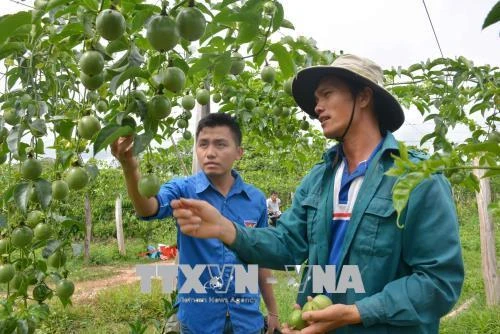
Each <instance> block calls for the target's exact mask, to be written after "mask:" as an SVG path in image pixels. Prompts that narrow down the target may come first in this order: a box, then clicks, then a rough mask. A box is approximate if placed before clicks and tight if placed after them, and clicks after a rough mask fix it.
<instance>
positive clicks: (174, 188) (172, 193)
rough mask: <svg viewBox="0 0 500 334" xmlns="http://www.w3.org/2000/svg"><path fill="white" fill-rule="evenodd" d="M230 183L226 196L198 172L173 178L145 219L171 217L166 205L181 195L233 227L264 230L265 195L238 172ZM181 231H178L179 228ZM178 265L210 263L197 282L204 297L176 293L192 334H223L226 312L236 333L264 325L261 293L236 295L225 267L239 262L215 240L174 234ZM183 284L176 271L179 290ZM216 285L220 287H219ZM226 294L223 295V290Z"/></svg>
mask: <svg viewBox="0 0 500 334" xmlns="http://www.w3.org/2000/svg"><path fill="white" fill-rule="evenodd" d="M232 175H233V177H234V183H233V186H232V187H231V189H230V191H229V193H228V194H227V196H226V197H224V196H223V195H222V194H221V193H220V192H219V191H218V190H217V189H216V188H215V187H214V186H213V185H212V184H211V182H210V180H209V179H208V178H207V176H206V175H205V173H203V172H200V173H198V174H196V175H192V176H189V177H185V178H175V179H173V180H171V181H170V182H167V183H165V184H163V185H162V187H161V189H160V192H159V193H158V195H157V196H156V198H157V199H158V203H159V209H158V212H157V213H156V215H154V216H152V217H146V218H143V219H146V220H150V219H162V218H165V217H169V216H171V215H172V208H171V207H170V202H171V201H172V200H174V199H178V198H180V197H184V198H192V199H200V200H205V201H207V202H209V203H210V204H211V205H213V206H214V207H215V208H216V209H217V210H219V211H220V212H221V214H222V215H223V216H224V217H226V218H228V219H229V220H231V221H232V222H234V223H236V224H240V225H242V226H247V227H266V226H267V207H266V198H265V196H264V194H263V193H262V192H261V191H260V190H258V189H257V188H255V187H253V186H251V185H249V184H246V183H245V182H243V180H242V178H241V177H240V176H239V174H238V173H236V172H235V171H232ZM178 231H179V230H178ZM177 247H178V249H179V264H187V265H190V266H191V267H194V266H195V265H197V264H214V265H218V268H217V267H215V266H214V267H212V266H211V267H210V269H211V270H208V269H205V270H204V271H203V273H202V274H201V276H200V278H199V281H200V282H201V284H203V286H204V287H205V290H206V293H204V294H199V293H195V292H193V291H191V292H189V293H179V295H178V298H177V301H178V304H179V312H178V314H177V316H178V318H179V321H180V322H182V323H183V324H184V325H186V326H187V327H188V328H189V329H190V330H191V331H192V332H194V333H222V331H223V328H224V324H225V321H226V313H227V312H229V314H230V317H231V322H232V325H233V328H234V332H235V333H253V332H256V331H258V330H259V329H261V328H262V327H263V326H264V322H263V318H262V314H261V312H260V310H259V306H260V294H259V293H257V294H252V293H245V294H241V293H239V294H236V293H235V286H234V279H233V276H234V275H232V274H231V268H230V267H228V266H226V268H224V267H223V266H224V265H231V264H242V262H241V261H240V259H239V258H238V257H237V255H236V254H235V253H233V252H232V251H230V250H229V249H228V248H227V247H225V246H224V244H223V243H222V242H221V241H219V240H218V239H197V238H192V237H189V236H187V235H185V234H183V233H180V232H178V233H177ZM219 268H220V270H219ZM185 281H186V277H185V276H184V275H183V273H182V272H181V271H179V277H178V282H177V287H178V289H180V287H181V286H182V285H183V284H184V282H185ZM217 286H218V287H217ZM226 288H227V292H223V293H221V291H225V290H226Z"/></svg>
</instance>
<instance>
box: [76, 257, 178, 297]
mask: <svg viewBox="0 0 500 334" xmlns="http://www.w3.org/2000/svg"><path fill="white" fill-rule="evenodd" d="M161 264H169V263H168V262H162V263H161ZM152 265H155V264H152ZM139 280H140V278H139V276H137V274H136V272H135V265H134V266H131V267H125V268H119V269H116V274H114V275H112V276H109V277H106V278H102V279H97V280H90V281H81V282H77V283H75V293H74V295H73V297H72V298H71V299H72V300H73V302H75V301H80V300H88V299H92V298H94V297H95V296H96V295H97V294H98V293H99V292H100V291H102V290H105V289H108V288H113V287H116V286H120V285H126V284H131V283H135V282H139Z"/></svg>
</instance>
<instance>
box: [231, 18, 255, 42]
mask: <svg viewBox="0 0 500 334" xmlns="http://www.w3.org/2000/svg"><path fill="white" fill-rule="evenodd" d="M255 20H256V22H241V23H240V25H239V29H238V37H236V43H238V44H244V43H248V42H250V41H252V40H253V39H254V38H255V36H257V34H258V33H259V22H260V16H255Z"/></svg>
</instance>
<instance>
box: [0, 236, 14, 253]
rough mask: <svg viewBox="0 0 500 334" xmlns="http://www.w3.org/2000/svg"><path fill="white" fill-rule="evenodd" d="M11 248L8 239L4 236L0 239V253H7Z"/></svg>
mask: <svg viewBox="0 0 500 334" xmlns="http://www.w3.org/2000/svg"><path fill="white" fill-rule="evenodd" d="M11 250H12V245H11V243H10V239H7V238H4V239H1V240H0V255H2V254H7V253H9V252H10V251H11Z"/></svg>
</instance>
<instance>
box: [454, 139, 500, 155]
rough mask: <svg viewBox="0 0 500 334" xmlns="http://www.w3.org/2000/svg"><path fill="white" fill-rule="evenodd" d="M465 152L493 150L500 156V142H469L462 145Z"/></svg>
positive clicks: (492, 151)
mask: <svg viewBox="0 0 500 334" xmlns="http://www.w3.org/2000/svg"><path fill="white" fill-rule="evenodd" d="M461 149H462V151H463V152H464V153H477V152H491V153H493V154H496V155H498V156H500V144H499V143H492V142H484V143H478V144H468V145H465V146H463V147H461Z"/></svg>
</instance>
